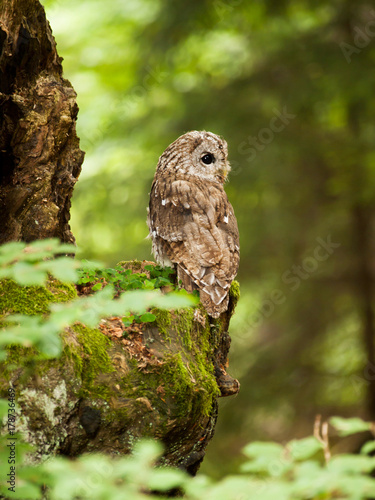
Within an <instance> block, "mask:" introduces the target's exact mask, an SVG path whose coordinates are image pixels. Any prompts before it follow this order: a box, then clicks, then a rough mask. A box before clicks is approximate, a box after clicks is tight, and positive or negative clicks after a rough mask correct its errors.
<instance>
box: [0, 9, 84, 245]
mask: <svg viewBox="0 0 375 500" xmlns="http://www.w3.org/2000/svg"><path fill="white" fill-rule="evenodd" d="M0 9H1V10H0V167H1V168H0V243H5V242H7V241H13V240H23V241H32V240H35V239H43V238H48V237H57V238H59V239H60V240H61V241H63V242H73V241H74V237H73V235H72V233H71V231H70V227H69V223H68V222H69V217H70V215H69V209H70V198H71V195H72V191H73V187H74V184H75V182H76V181H77V178H78V176H79V173H80V170H81V164H82V161H83V156H84V155H83V152H82V151H81V150H80V149H79V140H78V138H77V135H76V131H75V123H76V118H77V112H78V107H77V104H76V94H75V92H74V90H73V88H72V86H71V85H70V83H69V82H68V81H67V80H64V79H63V78H62V66H61V58H59V56H58V54H57V52H56V43H55V40H54V38H53V36H52V33H51V29H50V26H49V24H48V21H47V20H46V17H45V12H44V9H43V7H42V6H41V5H40V3H39V2H38V1H37V0H3V2H2V3H1V7H0Z"/></svg>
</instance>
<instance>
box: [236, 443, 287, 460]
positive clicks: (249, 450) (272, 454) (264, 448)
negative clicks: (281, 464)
mask: <svg viewBox="0 0 375 500" xmlns="http://www.w3.org/2000/svg"><path fill="white" fill-rule="evenodd" d="M283 452H284V448H283V447H282V446H281V444H278V443H271V442H266V441H254V442H253V443H249V444H247V445H246V446H245V447H244V448H243V449H242V453H244V454H245V455H246V456H247V457H249V458H256V457H268V458H279V457H280V456H281V455H282V453H283Z"/></svg>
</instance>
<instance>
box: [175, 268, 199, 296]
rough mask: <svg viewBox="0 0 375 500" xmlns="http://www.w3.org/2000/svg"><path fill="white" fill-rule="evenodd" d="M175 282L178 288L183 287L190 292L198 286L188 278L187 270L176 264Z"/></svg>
mask: <svg viewBox="0 0 375 500" xmlns="http://www.w3.org/2000/svg"><path fill="white" fill-rule="evenodd" d="M177 283H178V286H179V287H180V288H185V290H186V291H187V292H189V293H191V292H192V291H193V290H197V289H198V287H197V285H196V284H195V283H194V281H193V280H192V279H191V278H190V276H189V275H188V274H187V272H186V271H185V270H184V269H183V268H182V267H181V266H180V265H178V264H177Z"/></svg>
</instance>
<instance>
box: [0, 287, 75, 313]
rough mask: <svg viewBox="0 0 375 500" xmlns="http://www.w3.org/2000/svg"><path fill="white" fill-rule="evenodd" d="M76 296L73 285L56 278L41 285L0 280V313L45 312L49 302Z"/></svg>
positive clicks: (70, 298) (66, 299)
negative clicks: (25, 284)
mask: <svg viewBox="0 0 375 500" xmlns="http://www.w3.org/2000/svg"><path fill="white" fill-rule="evenodd" d="M76 296H77V292H76V289H75V287H74V285H70V284H66V283H61V282H60V281H58V280H56V279H51V280H49V281H48V282H47V285H46V287H43V286H21V285H18V284H17V283H16V282H14V281H13V280H10V279H4V280H0V314H5V313H12V314H27V315H28V316H33V315H35V314H46V313H47V312H48V310H49V305H50V303H51V302H66V301H68V300H72V299H73V298H75V297H76Z"/></svg>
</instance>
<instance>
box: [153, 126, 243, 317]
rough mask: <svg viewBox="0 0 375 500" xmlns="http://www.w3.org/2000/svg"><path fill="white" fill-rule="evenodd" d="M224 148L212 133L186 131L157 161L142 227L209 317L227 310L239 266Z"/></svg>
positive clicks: (162, 261) (161, 258)
mask: <svg viewBox="0 0 375 500" xmlns="http://www.w3.org/2000/svg"><path fill="white" fill-rule="evenodd" d="M227 155H228V152H227V144H226V142H225V141H224V140H223V139H221V138H220V137H219V136H217V135H215V134H212V133H211V132H205V131H203V132H197V131H193V132H188V133H187V134H184V135H182V136H181V137H179V138H178V139H177V140H176V141H175V142H173V143H172V144H171V145H170V146H169V147H168V148H167V149H166V150H165V151H164V153H163V154H162V155H161V157H160V158H159V163H158V166H157V169H156V173H155V177H154V182H153V184H152V188H151V193H150V205H149V213H148V218H147V223H148V226H149V230H150V237H151V238H152V251H153V253H154V255H155V258H156V260H157V262H159V263H160V264H161V265H164V266H165V265H172V264H174V265H176V266H177V274H178V278H179V279H180V280H181V281H182V286H183V287H184V288H185V289H186V290H188V291H192V290H193V289H196V288H197V289H198V290H199V291H200V298H201V302H202V304H203V305H204V307H205V308H206V310H207V312H208V314H209V315H210V316H212V317H214V318H217V317H219V316H220V314H221V313H222V312H223V311H225V310H226V309H227V308H228V300H229V297H228V292H229V287H230V285H231V282H232V280H233V279H234V278H235V276H236V274H237V269H238V263H239V236H238V228H237V221H236V217H235V215H234V212H233V208H232V205H231V204H230V203H229V201H228V198H227V195H226V193H225V191H224V188H223V184H224V182H225V180H226V177H227V174H228V172H229V171H230V165H229V163H228V159H227Z"/></svg>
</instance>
